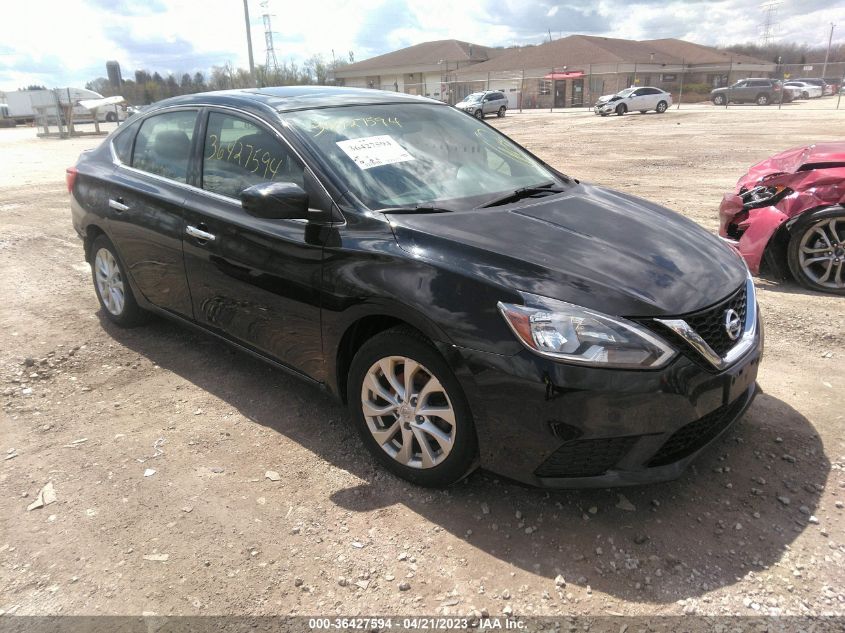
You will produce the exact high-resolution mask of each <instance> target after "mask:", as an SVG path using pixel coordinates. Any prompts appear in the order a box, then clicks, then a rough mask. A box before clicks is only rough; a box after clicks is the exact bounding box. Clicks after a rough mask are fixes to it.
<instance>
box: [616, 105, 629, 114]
mask: <svg viewBox="0 0 845 633" xmlns="http://www.w3.org/2000/svg"><path fill="white" fill-rule="evenodd" d="M627 111H628V108H627V106H626V105H625V104H624V103H620V104H619V105H618V106H616V116H622V115H624V114H625V113H626V112H627Z"/></svg>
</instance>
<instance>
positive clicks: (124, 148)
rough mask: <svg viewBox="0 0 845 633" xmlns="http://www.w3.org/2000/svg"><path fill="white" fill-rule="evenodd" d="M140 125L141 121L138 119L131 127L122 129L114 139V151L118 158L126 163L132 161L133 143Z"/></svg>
mask: <svg viewBox="0 0 845 633" xmlns="http://www.w3.org/2000/svg"><path fill="white" fill-rule="evenodd" d="M139 126H140V123H139V122H138V121H136V122H135V123H133V124H132V125H130V126H129V127H126V128H123V129H121V130H120V132H119V133H118V134H117V136H115V137H114V138H113V139H112V142H111V144H112V147H113V148H114V153H115V154H116V155H117V159H118V160H119V161H120V162H121V163H123V164H124V165H128V164H129V163H131V162H132V143H133V141H134V140H135V135H136V134H137V133H138V127H139Z"/></svg>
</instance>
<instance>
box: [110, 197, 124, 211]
mask: <svg viewBox="0 0 845 633" xmlns="http://www.w3.org/2000/svg"><path fill="white" fill-rule="evenodd" d="M109 206H110V207H111V208H112V209H114V210H115V211H129V207H128V206H126V205H125V204H123V198H118V199H117V200H114V199H113V198H109Z"/></svg>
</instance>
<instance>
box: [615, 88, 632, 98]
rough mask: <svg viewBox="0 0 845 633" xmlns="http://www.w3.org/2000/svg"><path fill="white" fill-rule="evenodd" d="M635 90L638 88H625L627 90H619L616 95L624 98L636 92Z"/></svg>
mask: <svg viewBox="0 0 845 633" xmlns="http://www.w3.org/2000/svg"><path fill="white" fill-rule="evenodd" d="M634 90H636V88H625V90H623V91H622V92H617V93H616V96H617V97H622V98H623V99H624V98H625V97H627V96H628V95H629V94H631V93H632V92H634Z"/></svg>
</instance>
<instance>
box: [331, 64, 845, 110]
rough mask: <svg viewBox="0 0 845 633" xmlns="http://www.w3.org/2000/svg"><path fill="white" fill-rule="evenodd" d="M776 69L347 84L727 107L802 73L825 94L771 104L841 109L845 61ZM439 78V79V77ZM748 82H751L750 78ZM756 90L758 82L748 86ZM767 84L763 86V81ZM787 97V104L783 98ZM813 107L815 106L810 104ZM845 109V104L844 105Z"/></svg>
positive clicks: (557, 103)
mask: <svg viewBox="0 0 845 633" xmlns="http://www.w3.org/2000/svg"><path fill="white" fill-rule="evenodd" d="M772 66H773V67H774V71H770V72H765V73H761V72H759V71H757V72H755V71H754V70H752V69H748V68H745V69H743V68H742V65H741V64H737V65H736V66H733V64H730V65H726V64H720V65H712V66H705V65H695V66H689V65H686V64H679V65H677V66H671V65H664V66H661V67H660V68H659V69H657V70H656V69H655V68H654V64H643V65H642V66H641V68H642V67H646V68H647V70H641V69H640V68H638V64H636V63H631V64H620V65H617V66H616V67H615V68H611V69H609V70H608V68H607V65H606V64H605V65H603V66H602V69H601V70H600V71H599V70H598V69H593V68H592V67H587V68H585V69H583V70H577V71H572V70H569V69H567V67H565V66H564V67H557V68H549V69H541V70H538V69H532V70H527V69H526V70H518V71H502V72H487V73H473V71H472V68H471V67H470V68H469V69H467V70H465V71H463V72H461V73H459V74H458V73H444V74H442V75H440V76H439V77H438V76H436V75H434V76H432V75H431V74H422V73H414V74H412V75H407V76H406V78H405V81H404V82H403V83H402V84H400V83H399V82H398V81H393V82H383V81H381V78H380V77H370V78H367V79H366V80H365V81H361V82H347V83H346V85H361V86H366V87H369V88H378V89H381V90H387V91H397V92H405V93H408V94H416V95H421V96H426V97H429V98H432V99H438V100H440V101H445V102H446V103H449V104H451V105H455V104H456V103H459V102H460V101H462V100H463V99H464V98H466V97H467V96H468V95H470V94H472V93H474V92H481V91H483V90H496V91H499V92H501V93H503V94H504V95H505V96H506V97H507V100H508V109H509V110H511V111H520V112H521V111H525V110H547V111H551V112H555V111H564V110H568V109H573V108H574V109H578V108H581V109H592V107H593V106H594V105H595V103H596V100H597V99H598V98H599V97H601V96H603V95H612V94H615V93H617V92H619V91H620V90H623V89H625V88H629V87H644V86H653V87H656V88H660V89H662V90H665V91H666V92H669V93H671V95H672V103H673V107H675V108H681V107H683V105H684V104H700V103H706V102H711V101H713V100H714V96H715V95H714V93H713V92H712V91H713V90H716V89H719V88H722V89H725V90H723V92H727V93H728V95H730V96H729V97H726V98H725V99H724V100H720V99H718V98H717V99H715V101H716V102H717V103H718V104H719V105H722V106H724V107H734V106H738V105H746V104H756V99H755V97H756V96H757V95H756V94H755V95H751V96H749V93H750V92H751V91H752V90H743V91H740V88H739V87H737V88H733V87H734V86H737V84H738V82H741V81H744V80H746V79H749V78H756V79H778V80H780V81H781V82H784V81H785V82H792V81H796V80H800V79H802V78H810V79H814V80H819V79H825V80H826V81H827V82H828V85H827V88H826V90H825V91H824V94H823V95H822V96H820V97H817V96H815V95H814V94H807V93H808V92H809V90H801V89H800V88H796V89H795V90H790V93H791V95H794V99H793V98H791V97H790V96H787V98H786V99H781V98H780V97H779V95H776V94H773V95H772V96H771V97H770V98H767V99H766V103H767V104H770V105H776V106H778V107H783V106H785V105H789V104H791V103H802V102H806V103H812V106H811V107H813V108H814V109H818V108H824V109H827V108H830V109H838V108H839V105H840V100H841V94H840V90H841V89H842V86H843V76H845V62H836V63H828V64H827V65H826V66H825V65H823V64H794V65H786V64H783V65H774V64H772ZM438 80H439V81H438ZM746 83H748V82H746ZM744 87H746V88H751V89H753V86H744ZM761 87H762V86H761ZM781 101H783V103H781ZM808 107H810V106H808ZM842 107H843V108H845V105H843V106H842Z"/></svg>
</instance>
